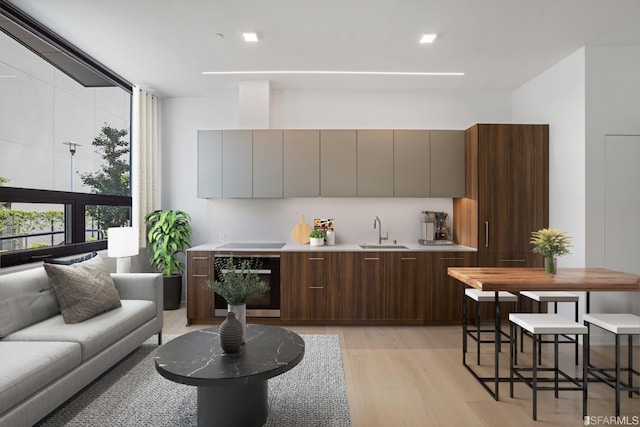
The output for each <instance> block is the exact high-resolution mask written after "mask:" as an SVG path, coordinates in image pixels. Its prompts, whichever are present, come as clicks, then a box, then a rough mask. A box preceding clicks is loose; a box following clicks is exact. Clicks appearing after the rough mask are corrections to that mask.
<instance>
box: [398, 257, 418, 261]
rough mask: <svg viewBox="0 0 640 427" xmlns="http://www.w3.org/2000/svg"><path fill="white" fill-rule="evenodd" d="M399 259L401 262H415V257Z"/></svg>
mask: <svg viewBox="0 0 640 427" xmlns="http://www.w3.org/2000/svg"><path fill="white" fill-rule="evenodd" d="M400 259H401V260H403V261H415V260H416V257H406V258H405V257H402V258H400Z"/></svg>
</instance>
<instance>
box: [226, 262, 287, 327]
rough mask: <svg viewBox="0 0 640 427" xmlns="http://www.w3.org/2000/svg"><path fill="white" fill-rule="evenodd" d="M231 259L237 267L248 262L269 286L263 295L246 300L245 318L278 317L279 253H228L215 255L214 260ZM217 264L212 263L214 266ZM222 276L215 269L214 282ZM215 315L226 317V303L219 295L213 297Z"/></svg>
mask: <svg viewBox="0 0 640 427" xmlns="http://www.w3.org/2000/svg"><path fill="white" fill-rule="evenodd" d="M221 257H226V258H228V257H233V262H234V264H236V265H238V264H239V263H241V262H242V261H243V260H247V259H248V260H250V262H251V265H252V266H253V269H252V270H251V271H253V272H256V273H257V274H258V276H259V277H260V278H261V279H262V280H264V281H265V282H266V283H267V284H268V285H269V290H268V291H267V292H265V293H264V294H260V295H255V296H253V297H251V298H249V300H247V317H280V253H279V252H274V253H248V252H230V253H216V254H215V258H221ZM215 265H217V263H215V262H214V266H215ZM220 274H223V272H222V271H218V268H217V266H216V267H215V277H216V280H218V278H219V277H220ZM215 315H216V316H220V317H224V316H226V315H227V302H226V301H225V300H224V298H222V297H221V296H220V295H218V294H216V295H215Z"/></svg>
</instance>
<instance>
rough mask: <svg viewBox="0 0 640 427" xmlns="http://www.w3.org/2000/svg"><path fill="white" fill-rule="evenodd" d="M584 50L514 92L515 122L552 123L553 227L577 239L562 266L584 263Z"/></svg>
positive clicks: (550, 166) (563, 258) (564, 258)
mask: <svg viewBox="0 0 640 427" xmlns="http://www.w3.org/2000/svg"><path fill="white" fill-rule="evenodd" d="M584 61H585V49H584V48H583V49H580V50H578V51H577V52H575V53H573V54H572V55H570V56H569V57H567V58H566V59H564V60H562V61H560V62H559V63H557V64H556V65H554V66H553V67H551V68H550V69H548V70H547V71H545V72H544V73H542V74H540V75H539V76H537V77H535V78H534V79H533V80H531V81H529V82H527V83H526V84H524V85H523V86H521V87H520V88H518V89H517V90H515V91H514V92H513V94H512V100H513V101H512V108H513V114H512V116H513V122H514V123H548V124H549V226H550V227H553V228H557V229H559V230H564V231H566V232H567V234H568V235H569V236H571V238H572V242H573V248H571V253H570V254H568V255H565V256H563V257H562V258H561V259H560V260H559V261H558V263H559V264H560V267H584V265H585V248H586V243H585V239H586V236H585V234H586V228H585V144H584V140H585V113H584V112H585V64H584Z"/></svg>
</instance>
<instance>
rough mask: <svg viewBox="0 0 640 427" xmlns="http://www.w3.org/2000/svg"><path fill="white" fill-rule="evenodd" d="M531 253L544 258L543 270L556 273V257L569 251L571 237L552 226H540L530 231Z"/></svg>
mask: <svg viewBox="0 0 640 427" xmlns="http://www.w3.org/2000/svg"><path fill="white" fill-rule="evenodd" d="M531 244H532V245H533V253H536V254H541V255H542V256H544V259H545V271H546V272H547V273H549V274H555V273H556V258H557V257H559V256H561V255H566V254H568V253H569V248H570V247H571V237H569V236H567V233H566V232H565V231H559V230H556V229H554V228H542V229H540V230H538V231H534V232H532V233H531Z"/></svg>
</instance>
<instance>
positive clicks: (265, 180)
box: [253, 130, 283, 198]
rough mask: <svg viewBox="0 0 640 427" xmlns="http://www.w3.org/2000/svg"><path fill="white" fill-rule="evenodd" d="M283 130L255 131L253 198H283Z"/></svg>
mask: <svg viewBox="0 0 640 427" xmlns="http://www.w3.org/2000/svg"><path fill="white" fill-rule="evenodd" d="M282 194H283V193H282V130H254V131H253V197H256V198H281V197H282Z"/></svg>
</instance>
